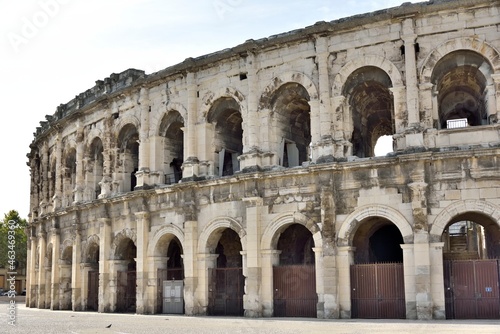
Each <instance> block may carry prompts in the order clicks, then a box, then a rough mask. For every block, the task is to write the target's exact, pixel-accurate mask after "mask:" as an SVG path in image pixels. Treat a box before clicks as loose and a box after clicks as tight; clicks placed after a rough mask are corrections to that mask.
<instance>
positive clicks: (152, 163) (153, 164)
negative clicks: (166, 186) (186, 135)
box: [148, 136, 168, 185]
mask: <svg viewBox="0 0 500 334" xmlns="http://www.w3.org/2000/svg"><path fill="white" fill-rule="evenodd" d="M148 144H149V168H150V172H149V174H150V175H149V182H150V183H149V184H150V185H154V184H160V183H167V180H165V174H168V171H166V170H165V161H166V157H165V137H162V136H152V137H149V138H148Z"/></svg>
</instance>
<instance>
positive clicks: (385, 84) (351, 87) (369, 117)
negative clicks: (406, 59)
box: [342, 66, 394, 158]
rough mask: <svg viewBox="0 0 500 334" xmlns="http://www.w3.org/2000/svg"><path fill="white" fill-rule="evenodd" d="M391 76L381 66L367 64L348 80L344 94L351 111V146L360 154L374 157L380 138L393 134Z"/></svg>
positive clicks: (360, 155) (360, 156)
mask: <svg viewBox="0 0 500 334" xmlns="http://www.w3.org/2000/svg"><path fill="white" fill-rule="evenodd" d="M390 87H392V82H391V79H390V77H389V76H388V75H387V73H386V72H384V71H383V70H382V69H380V68H378V67H374V66H365V67H363V68H360V69H358V70H356V71H354V72H353V73H352V74H351V75H350V76H349V78H348V79H347V80H346V84H345V85H344V88H343V92H342V94H343V95H344V96H346V97H347V101H348V103H349V109H350V114H351V115H352V120H351V121H352V139H351V142H352V147H353V148H352V150H353V155H355V156H357V157H359V158H365V157H373V156H374V155H375V152H374V149H375V144H376V143H377V140H378V139H379V138H380V137H382V136H392V135H393V134H394V117H393V115H394V103H393V98H392V95H391V92H390V91H389V88H390Z"/></svg>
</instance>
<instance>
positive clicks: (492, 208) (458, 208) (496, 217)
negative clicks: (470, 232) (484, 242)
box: [429, 200, 500, 242]
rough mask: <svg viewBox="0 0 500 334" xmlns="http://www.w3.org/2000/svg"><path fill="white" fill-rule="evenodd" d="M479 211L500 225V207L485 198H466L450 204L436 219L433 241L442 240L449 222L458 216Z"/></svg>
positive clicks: (431, 236)
mask: <svg viewBox="0 0 500 334" xmlns="http://www.w3.org/2000/svg"><path fill="white" fill-rule="evenodd" d="M467 212H477V213H481V214H483V215H485V216H487V217H489V218H491V219H492V220H493V221H495V222H496V224H497V225H499V227H500V207H499V206H497V205H495V204H493V203H490V202H487V201H484V200H465V201H458V202H454V203H452V204H450V205H448V206H447V207H446V208H444V209H443V210H442V211H441V212H440V213H439V214H438V215H437V216H436V218H435V219H434V222H433V223H432V227H431V230H430V232H429V234H430V238H431V241H432V242H439V241H441V235H442V234H443V232H444V230H445V228H446V226H447V225H448V223H449V222H450V221H451V220H452V219H453V218H454V217H456V216H458V215H461V214H464V213H467Z"/></svg>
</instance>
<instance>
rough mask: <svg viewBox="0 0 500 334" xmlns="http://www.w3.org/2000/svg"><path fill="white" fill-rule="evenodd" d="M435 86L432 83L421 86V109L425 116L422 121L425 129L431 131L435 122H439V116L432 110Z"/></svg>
mask: <svg viewBox="0 0 500 334" xmlns="http://www.w3.org/2000/svg"><path fill="white" fill-rule="evenodd" d="M433 86H434V85H433V84H432V83H430V82H426V83H423V84H420V85H419V89H418V91H419V101H420V109H421V110H422V112H423V114H424V119H422V120H420V122H421V124H422V126H423V127H424V129H430V128H433V127H434V120H435V119H436V120H439V116H438V115H437V114H434V110H433V108H432V99H433V97H432V89H433Z"/></svg>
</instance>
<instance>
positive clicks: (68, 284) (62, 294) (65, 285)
mask: <svg viewBox="0 0 500 334" xmlns="http://www.w3.org/2000/svg"><path fill="white" fill-rule="evenodd" d="M57 265H58V266H59V309H60V310H71V309H72V299H73V291H72V290H73V289H72V283H73V282H72V278H73V277H72V268H71V267H72V265H71V264H67V263H66V261H64V260H59V261H58V262H57Z"/></svg>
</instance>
